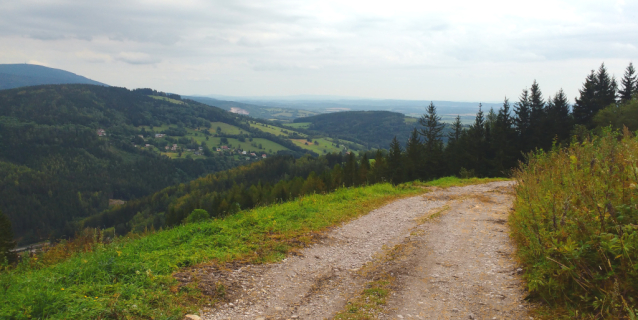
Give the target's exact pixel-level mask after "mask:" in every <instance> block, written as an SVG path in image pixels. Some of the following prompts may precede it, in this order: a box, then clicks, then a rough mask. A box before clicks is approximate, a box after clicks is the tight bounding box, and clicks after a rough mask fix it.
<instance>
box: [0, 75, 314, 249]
mask: <svg viewBox="0 0 638 320" xmlns="http://www.w3.org/2000/svg"><path fill="white" fill-rule="evenodd" d="M213 121H216V122H223V123H227V124H231V125H235V126H237V127H239V128H241V130H244V131H245V132H246V133H249V134H250V135H251V137H261V138H267V139H269V140H271V141H275V142H276V143H278V144H280V145H283V146H285V147H286V148H288V149H289V150H291V151H290V152H289V153H292V154H294V155H296V156H301V155H302V154H304V153H305V152H306V151H304V150H303V149H301V148H299V147H297V146H295V145H294V144H292V143H291V142H290V141H288V140H285V139H281V138H279V137H277V136H274V135H272V134H268V133H265V132H262V131H259V130H254V129H251V128H250V127H249V126H247V125H246V124H245V122H242V121H241V118H240V117H238V116H236V115H233V114H230V113H228V112H226V111H223V110H221V109H218V108H214V107H210V106H206V105H202V104H199V103H197V102H194V101H189V100H180V97H179V96H177V95H167V94H163V93H159V92H156V91H153V90H150V89H138V90H134V91H130V90H127V89H124V88H115V87H103V86H94V85H47V86H36V87H26V88H18V89H11V90H3V91H0V150H2V151H1V152H0V210H3V211H4V212H5V213H6V214H7V215H8V216H9V218H10V220H11V222H12V224H13V229H14V232H15V235H16V237H17V239H18V240H19V242H20V243H29V242H33V241H38V240H40V239H46V238H50V237H52V238H57V237H62V236H71V235H73V234H74V233H75V228H74V225H73V223H72V221H74V220H77V219H80V218H84V217H87V216H90V215H94V214H97V213H99V212H101V211H103V210H105V209H106V208H108V206H109V199H117V200H124V201H127V200H131V199H136V198H140V197H143V196H146V195H149V194H151V193H153V192H156V191H158V190H161V189H163V188H165V187H167V186H170V185H175V184H178V183H183V182H186V181H191V180H193V179H195V178H197V177H200V176H203V175H206V174H208V173H211V172H217V171H221V170H226V169H229V168H232V167H234V166H238V165H241V164H245V163H247V162H246V161H244V160H243V158H237V157H235V158H233V157H227V156H226V157H221V156H210V157H204V156H202V157H200V158H198V159H192V158H188V157H184V158H179V157H176V158H174V159H170V158H169V157H166V156H163V155H161V154H160V153H159V152H157V151H153V150H157V148H155V149H152V144H156V145H158V144H159V143H160V142H163V143H164V144H166V143H167V141H160V140H156V139H152V138H151V139H148V138H146V139H145V138H142V137H144V136H151V137H152V136H153V131H147V129H146V128H152V127H158V128H159V127H168V126H170V127H168V128H169V129H170V128H175V129H173V131H171V132H169V133H170V134H172V135H174V136H175V137H167V138H165V139H164V140H166V139H169V140H170V139H173V138H175V143H178V141H177V140H179V139H182V140H183V138H180V135H181V134H183V132H184V131H185V130H186V129H189V130H196V129H198V128H209V127H210V126H211V125H210V123H211V122H213ZM99 129H101V130H104V131H103V132H102V133H101V132H99V131H98V130H99ZM149 130H152V129H149ZM165 131H167V130H164V131H162V132H165ZM165 133H166V132H165ZM171 141H173V140H171ZM185 142H186V143H184V145H185V146H186V145H188V141H185ZM143 143H146V144H148V145H149V146H151V147H149V148H143V147H141V145H140V144H143ZM158 146H159V145H158ZM196 147H197V146H196Z"/></svg>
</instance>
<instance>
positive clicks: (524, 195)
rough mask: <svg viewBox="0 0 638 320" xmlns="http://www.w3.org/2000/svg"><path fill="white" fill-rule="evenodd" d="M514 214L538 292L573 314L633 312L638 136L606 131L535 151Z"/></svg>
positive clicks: (637, 295)
mask: <svg viewBox="0 0 638 320" xmlns="http://www.w3.org/2000/svg"><path fill="white" fill-rule="evenodd" d="M528 160H529V161H528V163H527V164H524V165H522V167H521V168H520V170H519V171H518V172H517V173H516V181H517V182H518V185H517V187H516V195H517V198H516V202H515V211H514V213H513V214H512V215H511V216H510V226H511V228H512V236H513V238H514V239H515V241H516V242H517V244H518V256H519V257H520V259H521V261H522V262H523V263H524V264H525V265H526V273H525V275H524V277H525V279H526V280H527V283H528V288H529V290H530V291H531V293H532V295H535V296H538V297H539V298H540V299H541V300H542V301H546V302H548V303H549V307H550V308H554V309H556V310H563V311H564V313H565V314H568V315H569V316H570V317H573V316H576V315H578V314H579V315H580V316H579V317H591V318H625V317H632V316H633V315H632V313H633V312H634V311H633V310H635V308H636V304H637V303H638V301H636V299H638V250H637V249H638V226H637V225H636V224H638V188H637V186H638V139H636V138H634V137H632V136H631V134H630V133H629V132H627V131H625V133H624V136H621V135H620V134H618V133H614V132H611V131H610V130H607V131H605V132H603V134H602V135H601V136H600V137H594V138H592V139H590V140H585V141H582V142H580V141H574V142H573V143H572V145H571V146H570V147H569V148H566V149H558V148H556V149H554V150H552V151H551V152H549V153H542V152H538V153H534V154H531V155H530V156H529V159H528Z"/></svg>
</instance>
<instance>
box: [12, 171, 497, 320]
mask: <svg viewBox="0 0 638 320" xmlns="http://www.w3.org/2000/svg"><path fill="white" fill-rule="evenodd" d="M446 181H447V182H446V183H445V185H451V184H452V182H450V181H449V180H446ZM454 181H456V183H457V184H458V185H463V184H467V183H468V182H467V181H465V180H454ZM480 181H481V182H487V181H484V180H480ZM431 184H434V185H442V182H440V181H439V182H436V181H435V182H431ZM423 186H424V184H422V183H418V182H416V183H411V184H405V185H400V186H396V187H394V186H391V185H389V184H378V185H373V186H367V187H360V188H350V189H340V190H337V191H336V192H334V193H331V194H327V195H312V196H306V197H303V198H301V199H298V200H296V201H293V202H288V203H283V204H279V205H273V206H269V207H261V208H257V209H254V210H250V211H246V212H241V213H239V214H236V215H233V216H229V217H226V218H224V219H217V220H209V221H207V222H203V223H194V224H187V225H182V226H179V227H176V228H173V229H170V230H164V231H159V232H155V233H151V234H147V235H144V236H130V237H125V238H118V239H116V240H115V241H114V242H112V243H110V244H103V243H99V242H98V243H94V244H92V245H91V246H90V248H89V249H86V250H85V251H86V252H76V253H74V254H72V255H71V256H70V257H65V258H64V259H61V260H60V261H59V262H57V263H45V262H44V261H42V259H41V260H38V257H33V258H30V259H28V258H26V259H24V260H23V261H22V262H21V263H20V265H18V266H17V268H15V269H13V270H8V271H4V272H0V301H2V302H3V303H2V304H0V319H30V318H48V319H181V317H182V316H183V314H185V313H187V312H193V311H195V310H197V308H198V307H199V306H201V305H203V304H205V303H210V302H211V297H207V296H204V295H203V294H202V293H201V291H199V289H197V288H196V285H193V286H186V287H181V288H179V287H178V286H177V284H178V283H177V281H176V280H175V279H174V278H173V277H172V274H173V273H175V272H176V271H178V270H180V269H182V268H185V267H189V266H193V265H198V264H203V263H216V262H220V263H221V262H229V261H246V262H251V263H263V262H272V261H278V260H281V259H283V258H284V257H285V255H286V254H287V253H288V252H289V250H291V249H294V248H295V246H300V245H302V244H304V243H307V242H310V241H311V239H312V235H313V234H316V233H317V232H322V231H325V230H327V228H330V227H332V226H335V225H337V224H340V223H343V222H345V221H348V220H351V219H354V218H356V217H358V216H361V215H363V214H366V213H368V212H369V211H371V210H373V209H375V208H377V207H380V206H382V205H384V204H386V203H388V202H390V201H393V200H395V199H398V198H401V197H406V196H410V195H415V194H419V193H423V192H424V189H423ZM379 285H382V284H381V283H379ZM373 291H374V290H373Z"/></svg>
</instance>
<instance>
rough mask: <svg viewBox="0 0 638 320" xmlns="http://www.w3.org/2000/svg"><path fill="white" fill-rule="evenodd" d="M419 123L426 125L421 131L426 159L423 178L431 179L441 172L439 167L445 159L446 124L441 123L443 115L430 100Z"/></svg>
mask: <svg viewBox="0 0 638 320" xmlns="http://www.w3.org/2000/svg"><path fill="white" fill-rule="evenodd" d="M419 124H420V125H422V126H423V127H424V128H422V129H421V130H420V131H419V133H420V134H421V135H422V136H423V148H424V155H423V157H424V160H425V165H424V175H425V176H424V177H423V178H424V179H431V178H434V177H436V176H437V175H438V174H439V172H438V168H439V167H440V166H441V162H442V160H443V159H442V157H443V140H442V137H443V134H442V133H441V132H442V131H443V128H444V126H445V125H444V124H443V123H441V117H439V116H438V115H437V113H436V107H435V106H434V103H432V102H430V105H429V106H428V107H427V108H426V111H425V114H424V115H423V116H421V118H420V119H419Z"/></svg>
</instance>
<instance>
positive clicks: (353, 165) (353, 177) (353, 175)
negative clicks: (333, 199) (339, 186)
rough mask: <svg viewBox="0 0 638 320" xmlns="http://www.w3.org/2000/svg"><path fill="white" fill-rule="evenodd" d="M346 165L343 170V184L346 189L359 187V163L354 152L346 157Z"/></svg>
mask: <svg viewBox="0 0 638 320" xmlns="http://www.w3.org/2000/svg"><path fill="white" fill-rule="evenodd" d="M346 159H347V160H346V165H345V167H344V168H343V184H344V185H345V186H346V187H352V186H356V185H358V182H359V181H358V179H357V173H358V172H359V170H358V168H357V161H356V159H355V158H354V152H350V153H349V154H348V155H347V156H346Z"/></svg>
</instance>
